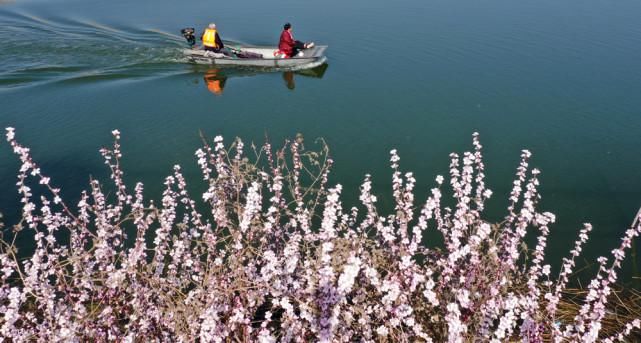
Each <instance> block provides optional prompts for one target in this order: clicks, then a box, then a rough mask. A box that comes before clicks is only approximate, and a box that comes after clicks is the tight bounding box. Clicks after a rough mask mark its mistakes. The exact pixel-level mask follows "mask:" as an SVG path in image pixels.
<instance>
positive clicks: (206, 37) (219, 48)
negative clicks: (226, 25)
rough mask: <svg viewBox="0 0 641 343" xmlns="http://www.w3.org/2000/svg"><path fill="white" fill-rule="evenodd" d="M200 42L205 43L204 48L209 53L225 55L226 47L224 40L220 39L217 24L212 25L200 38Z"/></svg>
mask: <svg viewBox="0 0 641 343" xmlns="http://www.w3.org/2000/svg"><path fill="white" fill-rule="evenodd" d="M200 40H202V41H203V48H204V49H205V50H207V51H213V52H217V53H225V50H223V49H224V48H225V45H224V44H223V41H222V39H220V35H219V34H218V31H217V30H216V24H214V23H211V24H209V26H207V28H206V29H205V31H204V32H203V34H202V35H201V36H200Z"/></svg>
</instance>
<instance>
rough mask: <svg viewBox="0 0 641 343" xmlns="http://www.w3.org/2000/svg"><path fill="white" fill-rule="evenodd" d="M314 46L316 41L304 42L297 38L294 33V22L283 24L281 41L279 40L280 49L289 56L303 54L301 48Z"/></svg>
mask: <svg viewBox="0 0 641 343" xmlns="http://www.w3.org/2000/svg"><path fill="white" fill-rule="evenodd" d="M313 46H314V43H303V42H301V41H298V40H295V39H294V35H292V24H290V23H287V24H285V26H283V32H281V34H280V41H279V42H278V50H279V51H280V52H282V53H283V54H284V55H285V56H287V57H296V56H303V52H302V51H301V50H303V49H308V48H311V47H313Z"/></svg>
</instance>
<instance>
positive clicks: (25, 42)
mask: <svg viewBox="0 0 641 343" xmlns="http://www.w3.org/2000/svg"><path fill="white" fill-rule="evenodd" d="M639 18H641V2H639V1H637V0H620V1H599V0H594V1H588V2H586V1H579V0H569V1H558V0H541V1H511V0H490V1H483V2H479V1H472V0H461V1H452V0H448V1H445V0H400V1H370V0H351V1H337V0H328V1H321V2H304V1H294V0H288V1H281V0H274V1H255V0H250V1H243V2H212V1H201V0H194V1H190V2H185V3H183V2H177V1H168V0H157V1H153V2H151V1H145V2H143V1H139V2H132V1H124V0H112V1H93V0H82V1H81V0H47V1H6V0H0V42H1V43H0V46H1V48H0V124H1V126H2V127H6V126H13V127H15V128H16V130H17V133H18V138H19V140H20V141H21V142H23V143H24V144H26V145H28V146H30V147H31V148H32V151H33V154H34V156H35V157H36V159H37V160H38V161H40V162H41V163H42V167H43V171H44V172H45V173H47V174H49V175H51V176H52V177H53V180H54V182H55V183H56V185H59V186H61V187H62V189H63V190H64V191H63V193H64V194H65V195H66V196H68V197H69V198H74V197H76V196H77V193H78V191H79V190H80V189H81V188H84V187H86V184H87V180H88V178H89V176H90V175H93V176H95V177H101V178H106V177H107V176H108V174H107V170H106V169H105V168H104V166H103V165H102V162H101V159H100V156H99V154H98V149H99V148H100V147H101V146H103V145H108V144H110V142H111V135H110V131H111V130H112V129H114V128H118V129H120V131H121V132H122V136H123V139H122V140H123V145H124V146H123V149H124V153H125V159H124V164H125V169H126V172H127V173H128V174H127V175H128V180H142V181H144V182H145V184H146V186H147V189H148V190H149V192H150V193H149V194H150V195H152V196H156V197H157V195H158V194H159V192H160V186H161V183H162V180H163V178H164V176H166V175H167V174H169V173H170V171H171V166H172V165H173V164H176V163H178V164H181V165H183V166H184V168H186V171H187V174H188V176H190V177H191V178H192V179H193V180H194V181H196V180H198V175H199V174H198V171H197V168H196V165H195V160H194V158H193V152H194V151H195V150H196V149H197V148H198V147H199V144H200V138H199V131H202V132H204V133H205V134H207V135H211V136H213V135H215V134H222V135H224V136H225V137H227V139H228V140H230V139H232V138H233V137H235V136H240V137H242V138H243V139H244V140H245V141H251V140H253V141H256V142H262V140H263V137H264V136H265V135H268V136H269V137H270V138H271V140H272V141H275V142H277V141H280V140H282V139H283V138H285V137H293V136H295V135H296V133H299V132H300V133H302V134H304V136H305V137H306V138H307V139H308V141H311V140H312V139H313V138H316V137H324V138H325V139H326V140H327V142H328V143H329V144H330V148H331V149H332V155H333V157H334V159H335V160H336V168H335V172H334V174H333V178H332V182H333V183H337V182H340V183H341V184H343V186H344V189H345V191H344V193H345V194H346V199H345V200H346V202H347V203H353V202H354V201H355V200H356V199H357V198H356V196H355V195H356V192H357V189H358V185H359V183H360V182H361V180H362V178H363V175H364V174H365V173H371V174H373V175H374V181H375V189H376V191H377V192H378V193H379V194H381V195H386V194H387V195H389V194H390V190H389V188H390V175H391V174H390V170H389V167H388V159H389V155H388V152H389V150H390V149H392V148H396V149H398V150H399V153H400V156H401V166H402V168H403V169H404V170H411V171H414V172H415V174H416V176H417V179H418V189H419V190H427V189H428V187H431V186H432V184H433V182H432V181H431V180H433V179H434V177H435V176H436V175H437V174H443V173H447V170H448V163H449V158H448V153H449V152H452V151H459V152H460V151H463V149H469V148H470V147H471V135H472V133H473V132H474V131H478V132H480V134H481V139H482V143H483V144H484V148H485V156H486V167H487V175H488V183H489V186H490V187H491V188H492V189H493V190H494V192H495V196H494V198H493V199H492V200H491V202H490V204H489V205H490V206H489V207H490V208H489V216H490V217H491V218H493V219H496V220H498V219H500V218H501V217H502V216H503V215H504V214H505V212H504V211H505V210H504V209H505V208H506V206H507V200H506V199H507V195H506V194H507V193H508V192H509V189H510V186H511V180H512V175H513V174H514V170H515V168H516V166H517V163H518V159H519V152H520V150H521V149H523V148H527V149H530V150H531V151H532V152H533V154H534V156H533V159H532V165H534V166H536V167H538V168H540V169H541V170H542V172H543V174H542V175H541V182H542V188H541V192H542V196H543V200H542V202H541V208H542V209H544V210H547V211H551V212H554V213H555V214H557V218H558V223H557V224H556V225H555V226H554V227H553V231H552V237H551V243H550V246H549V248H548V249H549V251H548V253H549V255H550V256H551V257H552V258H553V259H558V258H560V257H561V256H564V255H566V254H567V253H568V250H569V248H570V245H571V244H572V242H573V241H574V239H575V237H576V233H577V230H578V229H579V228H580V227H581V223H583V222H591V223H593V224H594V225H595V232H594V234H593V235H592V240H591V243H590V245H589V246H588V247H587V255H588V257H589V258H590V259H592V258H594V257H596V256H599V255H605V254H609V251H610V250H611V249H612V248H614V247H615V246H616V245H617V244H618V241H619V238H620V237H621V235H622V233H623V231H624V230H625V229H626V228H627V226H628V225H629V224H630V223H631V221H632V219H633V217H634V215H635V213H636V212H637V210H638V208H639V206H641V152H640V150H639V148H641V25H640V24H639V23H640V21H639ZM210 21H215V22H216V23H217V25H218V28H219V31H220V33H221V35H222V37H223V39H226V40H233V41H238V42H247V43H252V44H259V45H263V44H270V45H271V44H275V43H277V40H278V35H279V33H280V30H281V28H282V24H283V23H284V22H286V21H290V22H292V24H293V27H294V35H295V37H296V38H298V39H301V40H313V41H315V42H316V43H317V44H327V45H329V49H328V51H327V56H328V65H327V66H325V68H326V69H325V70H323V71H321V72H319V73H318V74H317V75H315V76H316V77H309V76H305V75H300V74H286V73H282V72H271V73H256V72H251V71H229V70H222V71H221V70H213V69H211V68H203V67H196V66H193V65H190V64H187V63H185V61H184V59H183V58H182V56H181V52H180V50H181V48H183V47H184V46H185V43H184V41H183V39H182V37H180V35H179V30H180V29H181V28H183V27H190V26H192V27H196V28H198V31H200V30H201V28H202V27H204V26H205V25H206V24H207V23H209V22H210ZM212 79H213V80H222V79H225V80H224V89H223V91H222V93H221V94H214V93H213V92H211V91H210V89H209V88H211V87H209V88H208V83H207V81H208V80H212ZM17 168H18V164H17V162H16V158H15V157H13V156H11V155H10V153H9V149H8V146H7V144H6V143H4V141H3V143H2V144H0V189H2V192H1V194H2V195H1V196H0V209H1V210H0V211H2V212H4V213H5V217H6V219H7V222H8V223H11V222H14V221H15V219H16V216H17V213H18V209H17V205H18V197H17V194H16V192H15V188H14V183H15V174H16V171H17ZM420 198H424V197H420ZM635 260H636V261H637V262H641V258H639V257H635ZM633 269H634V267H633V266H632V265H631V264H629V265H628V266H626V274H628V275H631V274H634V273H633V272H632V273H631V271H632V270H633Z"/></svg>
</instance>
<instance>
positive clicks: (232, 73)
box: [196, 63, 329, 95]
mask: <svg viewBox="0 0 641 343" xmlns="http://www.w3.org/2000/svg"><path fill="white" fill-rule="evenodd" d="M328 67H329V65H328V64H327V63H324V64H321V65H319V66H318V67H315V68H311V69H305V70H296V71H285V72H282V73H283V80H284V81H285V87H287V89H290V90H294V89H295V88H296V80H295V76H296V75H300V76H303V77H313V78H318V79H320V78H323V75H325V71H326V70H327V68H328ZM203 71H204V74H203V80H204V83H205V86H206V87H207V90H208V91H209V92H211V93H212V94H214V95H222V94H223V91H224V90H225V86H226V84H227V79H230V78H234V77H242V76H255V75H259V74H261V73H264V71H258V70H249V69H247V70H245V69H230V68H225V69H222V68H211V67H209V68H207V69H203V68H198V69H197V70H196V72H198V73H200V72H203Z"/></svg>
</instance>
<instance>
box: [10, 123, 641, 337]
mask: <svg viewBox="0 0 641 343" xmlns="http://www.w3.org/2000/svg"><path fill="white" fill-rule="evenodd" d="M113 135H114V138H115V140H114V145H113V147H111V148H109V149H106V148H105V149H102V150H101V154H102V156H103V157H104V160H105V164H106V165H107V166H108V167H109V168H110V170H111V180H112V182H113V185H114V188H113V190H112V191H111V192H110V191H109V187H107V186H105V185H103V184H102V183H100V182H99V181H97V180H91V181H90V189H89V190H87V191H84V192H82V194H81V196H80V201H79V202H78V203H77V204H75V205H72V204H69V203H67V202H65V201H64V200H63V199H62V198H61V196H60V189H58V188H56V187H55V186H53V185H52V182H51V180H50V179H49V178H48V177H46V176H45V175H44V174H43V173H42V171H41V170H40V168H39V167H38V165H37V164H36V162H34V161H33V160H32V158H31V156H30V154H29V149H27V148H25V147H24V146H22V145H20V144H19V143H18V142H17V141H16V139H15V137H14V130H13V129H12V128H8V129H7V134H6V137H7V141H8V142H9V144H10V145H11V147H12V149H13V151H14V153H15V154H16V155H17V156H18V157H19V158H20V161H21V162H22V166H21V168H20V171H19V174H18V182H17V189H18V193H19V194H20V197H21V201H22V212H23V219H22V222H21V223H19V224H18V225H16V226H14V227H13V231H12V232H9V231H8V229H9V228H7V229H5V232H4V235H3V243H2V248H1V250H0V267H1V272H2V274H1V278H2V279H1V280H2V281H1V286H0V313H2V314H1V315H0V316H1V317H0V335H1V336H2V337H4V338H6V339H8V340H10V341H16V342H19V341H33V340H38V341H48V340H51V341H85V340H90V341H107V340H115V341H128V342H133V341H149V340H156V341H158V340H160V341H195V340H198V341H201V342H223V341H225V342H231V341H234V342H236V341H241V342H247V341H259V342H275V341H282V342H306V341H321V342H338V341H341V342H351V341H363V342H381V341H428V342H430V341H448V342H463V341H493V342H499V341H508V340H517V339H520V340H522V341H525V342H541V341H556V342H559V341H575V342H594V341H597V340H599V341H605V342H610V341H616V340H623V339H625V337H626V336H628V335H630V334H632V333H633V331H634V330H636V329H638V328H639V326H640V324H641V323H640V320H639V319H638V318H636V319H634V318H633V319H631V320H630V321H629V322H627V323H624V324H623V325H621V327H620V328H619V331H618V333H615V334H614V335H612V336H606V335H605V334H604V332H603V330H602V322H603V319H604V318H605V317H606V316H608V313H607V310H606V309H607V305H608V297H609V295H610V294H611V292H612V285H613V283H614V282H615V281H616V279H617V274H616V271H617V269H619V268H620V265H621V261H622V260H623V259H624V256H625V249H627V248H629V247H630V245H631V242H632V239H633V238H635V237H636V236H637V235H638V234H639V232H640V231H641V226H640V225H639V224H638V223H637V224H635V225H634V226H633V227H632V228H631V229H629V230H628V231H626V233H625V236H624V238H623V240H622V242H621V245H620V247H618V248H616V249H615V250H613V251H612V258H610V259H608V258H605V257H601V258H599V259H598V263H599V271H598V273H597V275H596V276H595V278H594V279H593V280H592V282H591V283H590V285H589V287H588V289H587V294H586V296H585V297H584V299H583V300H582V301H581V303H580V308H579V310H578V311H576V313H575V315H573V316H571V317H570V318H568V317H567V316H561V315H559V306H560V304H561V303H562V302H563V301H564V292H565V289H566V286H567V283H568V278H569V276H570V274H571V273H572V270H573V267H574V260H575V259H576V257H577V256H579V254H580V252H581V247H582V246H583V244H584V243H585V242H586V241H587V239H588V233H589V232H590V230H591V229H592V227H591V226H590V225H588V224H586V225H585V227H584V228H583V229H582V230H581V232H580V234H579V239H578V240H577V241H576V244H575V246H574V248H573V249H572V250H571V251H570V255H569V257H568V258H565V259H564V260H563V263H562V268H561V271H560V275H558V276H555V277H552V275H550V266H549V265H548V264H545V261H544V250H545V246H546V240H547V237H548V233H549V226H550V225H551V224H552V223H554V220H555V217H554V215H553V214H551V213H547V212H544V213H540V212H539V211H538V210H537V208H536V204H537V201H538V200H539V198H540V196H539V194H538V192H537V186H538V185H539V182H538V179H537V177H538V174H539V171H538V170H536V169H530V168H529V162H528V161H529V158H530V153H529V152H527V151H523V153H522V155H521V162H520V165H519V166H518V168H517V171H516V179H515V181H514V187H513V189H512V191H511V194H510V206H509V208H508V213H507V216H506V218H505V220H504V221H503V222H501V223H499V224H492V223H488V222H486V221H485V220H483V216H482V214H483V208H484V204H485V201H486V200H487V199H488V198H489V197H490V196H491V195H492V192H491V191H490V190H489V189H488V188H486V186H485V183H484V165H483V160H482V155H481V144H480V143H479V140H478V135H477V134H474V136H473V146H474V149H473V150H472V151H471V152H465V153H464V154H462V155H458V154H451V155H450V157H451V164H450V172H449V178H448V183H449V185H450V186H451V189H452V196H453V199H454V200H455V203H456V205H455V206H453V207H451V208H450V207H445V206H443V205H442V201H441V200H442V193H441V187H444V186H443V184H444V182H445V178H444V177H442V176H438V177H437V178H436V187H435V188H433V189H431V190H430V196H429V198H428V199H427V201H426V202H425V203H424V204H421V205H417V204H415V201H414V185H415V179H414V177H413V175H412V173H402V172H401V170H400V167H399V156H398V154H397V152H396V151H395V150H392V151H391V168H392V185H393V189H392V191H393V197H394V203H395V207H394V210H393V212H392V213H390V214H386V215H385V214H383V213H379V210H378V209H377V206H376V203H377V198H376V196H375V195H374V194H372V178H371V176H369V175H366V176H365V179H364V181H363V183H362V186H361V187H360V201H361V203H362V206H361V207H360V208H356V207H354V208H350V209H345V208H343V206H342V205H341V200H340V195H341V192H342V188H341V186H340V185H336V186H333V187H329V186H328V185H327V183H328V174H329V171H330V168H331V165H332V160H331V159H330V158H329V157H328V151H327V149H326V148H325V147H324V146H323V148H322V149H321V151H320V152H309V151H306V150H305V149H304V146H303V144H302V140H301V139H296V140H294V141H291V142H286V143H285V144H284V146H283V147H282V148H280V149H278V150H274V149H273V148H272V146H271V145H270V144H269V143H267V144H265V145H264V146H262V147H260V148H255V147H253V146H252V148H251V149H250V150H251V153H250V154H245V151H244V150H245V146H244V144H243V143H242V141H241V140H240V139H237V140H235V142H234V143H233V144H232V145H231V146H230V147H228V148H227V147H225V145H224V144H223V139H222V137H216V138H215V139H214V140H213V144H210V143H208V142H207V141H205V143H204V146H203V147H202V148H201V149H198V150H197V151H196V157H197V160H198V165H199V166H200V169H201V170H202V174H203V181H204V182H205V183H206V186H207V189H206V191H205V192H204V193H203V194H202V196H199V197H194V196H192V195H191V194H190V193H189V191H188V187H187V184H186V180H185V178H184V177H183V175H182V173H181V168H180V167H179V166H175V167H174V170H173V174H172V175H171V176H168V177H167V178H166V179H165V188H164V192H163V195H162V199H161V202H160V203H155V202H153V201H146V200H145V198H144V196H143V185H142V184H141V183H137V184H136V185H135V187H134V188H133V190H132V189H131V188H130V187H129V186H127V185H126V184H125V182H124V181H123V171H122V169H121V165H120V160H121V157H122V155H121V147H120V144H119V138H120V133H119V132H118V131H117V130H115V131H113ZM248 155H249V156H251V158H250V157H247V156H248ZM31 187H42V188H43V189H44V190H45V192H44V194H45V195H42V196H40V197H39V199H35V197H34V196H33V195H32V189H31ZM22 228H25V229H28V230H33V231H34V232H35V238H34V239H35V252H34V253H33V255H32V256H30V257H28V258H26V259H24V260H20V259H19V258H18V256H17V249H16V247H15V245H14V242H15V236H16V235H18V234H19V231H20V230H21V229H22ZM426 230H438V231H440V232H441V233H442V236H443V240H444V244H443V248H442V249H428V248H426V247H425V245H424V244H422V242H423V234H424V233H425V231H426ZM528 231H536V232H537V235H538V241H537V245H536V248H535V249H534V250H533V251H532V252H528V251H525V250H523V249H521V248H520V247H521V245H522V242H523V239H524V237H525V235H526V233H527V232H528ZM526 254H528V255H529V256H530V260H531V262H530V263H528V264H527V265H526V264H525V263H524V262H523V261H524V260H525V259H523V256H524V255H526Z"/></svg>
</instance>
